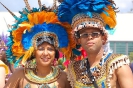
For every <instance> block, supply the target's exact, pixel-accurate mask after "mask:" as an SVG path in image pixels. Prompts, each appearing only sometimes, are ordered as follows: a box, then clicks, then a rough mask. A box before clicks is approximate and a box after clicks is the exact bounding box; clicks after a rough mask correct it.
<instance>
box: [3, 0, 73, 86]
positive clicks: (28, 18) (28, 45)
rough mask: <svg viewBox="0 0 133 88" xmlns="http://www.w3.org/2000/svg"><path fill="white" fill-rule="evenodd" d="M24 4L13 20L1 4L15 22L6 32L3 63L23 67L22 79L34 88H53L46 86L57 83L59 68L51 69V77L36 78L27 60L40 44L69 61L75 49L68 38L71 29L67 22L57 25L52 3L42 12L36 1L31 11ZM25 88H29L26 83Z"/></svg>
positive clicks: (42, 6)
mask: <svg viewBox="0 0 133 88" xmlns="http://www.w3.org/2000/svg"><path fill="white" fill-rule="evenodd" d="M24 2H25V4H26V8H24V9H23V11H19V13H20V15H21V16H20V17H17V16H16V15H15V14H13V13H12V12H11V11H10V10H9V9H8V8H6V7H5V6H4V5H3V4H2V5H3V6H4V7H5V8H6V9H7V10H8V11H9V12H10V13H11V14H12V15H13V17H14V18H15V20H16V23H15V24H13V25H12V29H11V30H10V34H11V35H10V36H9V40H8V44H7V46H8V50H7V52H6V53H7V59H8V61H9V62H10V63H14V65H15V66H19V65H24V69H25V70H24V74H25V77H26V78H27V79H28V80H29V81H30V82H32V83H35V84H37V85H39V87H38V88H45V87H46V88H56V86H54V87H52V86H49V85H48V84H50V83H53V82H54V81H57V79H58V78H59V77H60V69H59V68H56V67H54V66H53V67H52V70H53V72H52V73H51V74H49V75H47V76H46V77H45V78H40V77H38V76H37V75H35V73H34V70H35V69H36V61H35V59H33V60H30V61H27V60H28V59H29V58H30V57H31V56H32V54H33V51H34V49H35V48H36V47H37V46H38V45H40V44H42V43H43V42H48V43H49V44H51V45H53V46H54V47H55V49H56V50H59V51H61V52H62V53H63V55H64V56H65V58H66V59H68V58H70V56H71V53H72V48H74V47H75V43H74V40H73V37H72V35H71V31H72V28H71V25H69V24H68V23H67V22H62V23H61V22H60V21H59V20H58V17H57V15H56V13H57V7H56V0H54V4H53V7H52V8H46V6H45V5H42V4H41V1H40V0H38V4H39V8H32V9H31V7H30V5H29V4H28V1H27V0H24ZM39 39H41V41H39ZM37 41H38V42H37ZM57 52H58V51H57ZM57 52H56V53H57ZM25 88H31V86H30V83H29V84H27V85H26V86H25Z"/></svg>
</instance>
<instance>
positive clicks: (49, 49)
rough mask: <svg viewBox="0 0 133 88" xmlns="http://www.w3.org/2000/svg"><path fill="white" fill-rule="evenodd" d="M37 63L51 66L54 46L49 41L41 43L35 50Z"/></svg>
mask: <svg viewBox="0 0 133 88" xmlns="http://www.w3.org/2000/svg"><path fill="white" fill-rule="evenodd" d="M35 57H36V63H37V65H42V66H51V65H52V63H53V60H54V58H55V48H54V47H53V46H52V45H50V44H49V43H46V42H44V43H42V44H41V45H39V46H38V47H37V49H36V50H35Z"/></svg>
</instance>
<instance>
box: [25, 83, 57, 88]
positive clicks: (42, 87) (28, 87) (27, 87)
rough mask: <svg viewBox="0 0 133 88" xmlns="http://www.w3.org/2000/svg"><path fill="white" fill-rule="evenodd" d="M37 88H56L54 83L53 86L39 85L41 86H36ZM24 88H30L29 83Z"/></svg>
mask: <svg viewBox="0 0 133 88" xmlns="http://www.w3.org/2000/svg"><path fill="white" fill-rule="evenodd" d="M37 86H38V88H56V86H55V83H54V86H50V85H48V84H41V85H40V84H38V85H37ZM24 88H31V85H30V83H28V84H26V86H25V87H24Z"/></svg>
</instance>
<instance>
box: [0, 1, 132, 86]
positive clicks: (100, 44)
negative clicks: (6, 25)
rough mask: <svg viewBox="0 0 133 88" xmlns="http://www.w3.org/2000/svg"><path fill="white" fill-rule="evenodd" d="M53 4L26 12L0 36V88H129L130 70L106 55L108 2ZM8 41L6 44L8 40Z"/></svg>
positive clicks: (112, 8)
mask: <svg viewBox="0 0 133 88" xmlns="http://www.w3.org/2000/svg"><path fill="white" fill-rule="evenodd" d="M58 2H59V5H58V6H57V4H56V3H57V1H56V0H53V6H52V7H46V6H45V5H44V4H43V5H42V3H41V0H38V5H39V8H35V7H34V8H31V7H30V5H29V3H28V0H24V3H25V5H26V8H24V9H23V10H22V11H19V13H20V15H21V16H20V17H17V16H16V15H15V14H14V13H13V12H11V11H10V10H9V9H8V8H7V6H4V4H2V3H1V5H3V6H4V7H5V9H7V10H8V11H9V13H10V14H11V15H12V16H13V17H14V19H15V22H16V23H15V24H13V25H12V28H11V30H10V31H9V32H10V35H9V36H6V35H4V34H3V35H1V36H0V88H133V84H132V83H133V74H132V71H133V64H131V63H130V60H129V58H128V56H127V55H123V54H115V53H113V51H112V50H111V49H110V46H109V41H108V37H109V36H108V35H109V34H108V32H109V31H112V30H113V29H114V27H115V26H116V24H117V20H116V12H117V7H116V4H115V2H114V1H113V0H58ZM7 39H8V40H7Z"/></svg>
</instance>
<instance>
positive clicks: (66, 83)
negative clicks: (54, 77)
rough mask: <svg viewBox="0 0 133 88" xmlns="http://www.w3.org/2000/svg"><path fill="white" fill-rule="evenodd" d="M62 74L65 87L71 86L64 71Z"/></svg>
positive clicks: (69, 87)
mask: <svg viewBox="0 0 133 88" xmlns="http://www.w3.org/2000/svg"><path fill="white" fill-rule="evenodd" d="M62 75H63V79H64V80H65V88H72V87H71V85H70V82H69V81H68V79H67V74H66V72H62Z"/></svg>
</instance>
